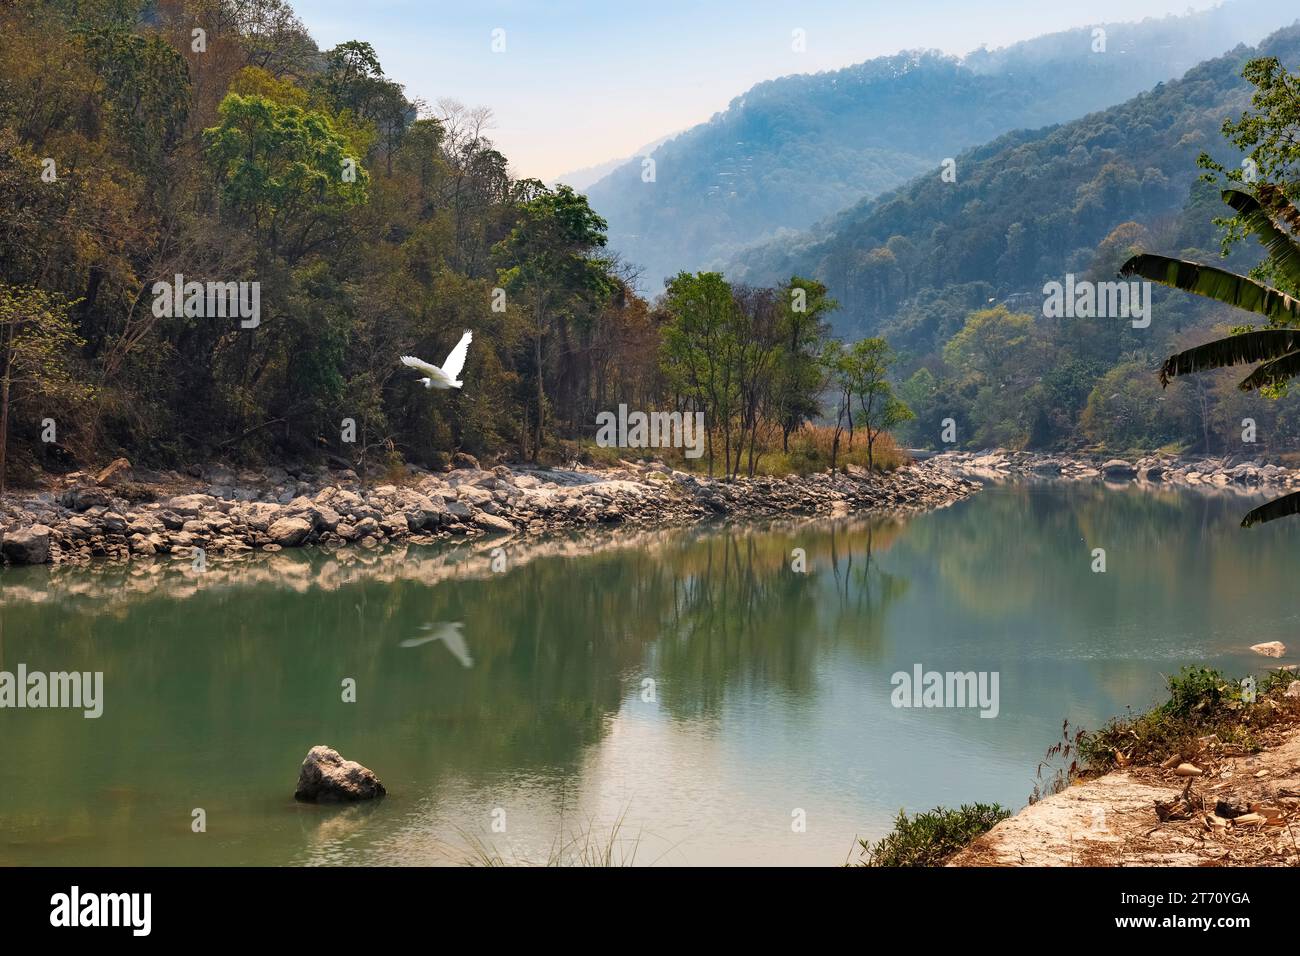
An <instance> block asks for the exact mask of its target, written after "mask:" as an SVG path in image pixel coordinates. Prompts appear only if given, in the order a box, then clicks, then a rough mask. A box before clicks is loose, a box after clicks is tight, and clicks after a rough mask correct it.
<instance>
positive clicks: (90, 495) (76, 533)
mask: <svg viewBox="0 0 1300 956" xmlns="http://www.w3.org/2000/svg"><path fill="white" fill-rule="evenodd" d="M454 465H455V467H452V468H451V469H450V470H448V471H445V472H437V473H432V472H427V471H423V470H420V469H415V468H412V469H409V470H408V473H407V474H406V475H404V476H402V478H401V480H399V481H394V482H387V483H375V482H370V481H362V480H361V479H360V478H359V477H358V476H357V474H356V473H355V472H353V471H350V470H347V469H343V470H334V471H331V470H326V469H319V468H307V467H303V468H295V469H293V470H287V469H284V468H271V469H265V470H259V471H247V470H245V471H235V470H233V469H230V468H227V467H225V466H222V465H212V466H195V467H193V468H190V469H188V470H187V473H185V474H181V473H178V472H152V471H145V470H137V469H132V467H131V466H130V464H129V463H128V462H126V461H125V460H124V459H119V460H117V461H115V462H113V463H112V464H111V465H109V466H108V467H107V468H105V469H103V470H102V471H101V472H100V473H98V474H96V475H90V474H84V473H73V474H70V475H65V476H62V477H61V478H59V479H57V480H55V481H52V483H51V486H50V487H49V488H47V489H44V490H41V491H39V492H30V493H16V494H10V495H8V496H6V497H5V498H4V499H3V500H0V554H3V556H4V559H5V561H6V563H9V564H46V563H53V564H63V563H69V562H87V561H91V560H93V559H96V558H110V559H117V560H126V559H130V558H136V557H153V556H172V557H176V558H185V559H193V558H194V557H195V556H196V555H197V554H198V553H199V551H198V549H202V553H203V554H205V555H206V554H236V553H239V552H243V551H251V550H260V551H277V550H280V549H281V548H294V547H301V546H304V545H312V544H321V545H326V546H343V545H356V546H359V547H362V548H374V547H377V546H379V545H382V544H386V543H389V542H396V541H402V542H411V543H416V544H422V543H432V542H434V541H437V540H439V539H440V538H457V537H459V538H463V537H480V536H509V535H520V536H536V535H542V534H547V533H553V532H558V531H565V530H572V529H582V528H599V527H617V526H630V527H645V528H650V527H664V526H671V525H677V524H689V523H695V522H699V521H704V520H709V519H716V520H752V519H760V518H772V517H782V516H811V515H827V516H844V515H848V514H853V513H864V512H872V513H901V512H909V511H918V510H927V509H930V508H935V507H940V506H943V505H946V504H950V503H952V502H953V501H956V500H958V499H960V498H963V497H965V496H967V495H969V494H971V493H972V492H974V491H975V490H976V489H977V488H978V487H979V485H978V483H977V482H974V481H972V480H969V479H967V478H965V477H962V476H960V475H954V474H952V473H951V472H949V471H948V470H946V469H944V468H941V467H938V466H936V465H934V464H931V463H929V462H921V463H917V464H914V465H912V466H909V467H905V468H900V469H898V470H897V471H894V472H891V473H888V474H875V475H867V474H866V473H865V472H863V471H861V470H858V469H854V468H852V467H851V468H850V472H849V473H848V474H836V475H833V476H832V475H829V474H814V475H809V476H807V477H798V476H789V477H786V478H770V477H758V478H753V479H743V478H742V479H738V480H736V481H732V482H728V481H721V480H718V479H710V478H707V477H703V476H699V475H693V474H688V473H686V472H680V471H675V470H673V469H672V468H670V467H668V466H667V465H665V464H663V463H661V462H640V463H633V462H623V463H621V464H620V466H619V467H617V468H612V469H600V470H585V469H574V470H559V469H551V470H546V469H537V468H528V467H514V468H512V467H509V466H505V465H498V466H496V467H494V468H492V469H490V470H489V469H484V468H481V467H479V464H478V462H477V461H475V460H474V459H472V458H470V457H469V456H467V455H461V456H457V459H456V461H455V463H454Z"/></svg>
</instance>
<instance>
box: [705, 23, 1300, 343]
mask: <svg viewBox="0 0 1300 956" xmlns="http://www.w3.org/2000/svg"><path fill="white" fill-rule="evenodd" d="M1260 55H1268V56H1276V57H1277V58H1278V59H1279V60H1281V62H1282V63H1283V64H1284V65H1285V66H1287V67H1288V68H1290V69H1292V70H1295V69H1297V68H1300V24H1297V25H1296V26H1292V27H1288V28H1287V29H1284V30H1280V31H1277V32H1276V33H1274V34H1273V35H1272V36H1270V37H1268V38H1267V39H1266V40H1264V42H1263V43H1261V44H1260V45H1259V47H1258V48H1252V47H1246V46H1240V47H1237V48H1236V49H1234V50H1233V51H1231V52H1230V53H1228V54H1226V55H1224V56H1222V57H1217V58H1215V59H1213V60H1209V61H1207V62H1205V63H1202V64H1200V65H1198V66H1196V67H1194V68H1193V69H1191V70H1189V71H1188V72H1187V73H1186V75H1185V76H1183V77H1182V78H1181V79H1179V80H1174V81H1171V82H1168V83H1160V84H1157V85H1156V87H1155V88H1154V89H1152V90H1151V91H1149V92H1146V93H1142V94H1140V95H1138V96H1136V97H1134V98H1132V99H1130V100H1128V101H1126V102H1124V103H1121V104H1119V105H1117V106H1113V107H1111V108H1109V109H1106V110H1102V111H1098V112H1095V113H1092V114H1090V115H1088V116H1085V117H1083V118H1082V119H1078V120H1075V121H1073V122H1070V123H1067V124H1065V125H1061V126H1052V127H1047V128H1045V129H1041V130H1036V131H1018V132H1013V133H1007V134H1005V135H1003V136H1001V137H999V138H997V139H996V140H994V141H992V142H990V143H987V144H985V145H983V146H979V147H977V148H975V149H972V150H969V151H967V152H964V153H961V154H959V155H958V156H957V157H956V170H957V181H956V182H955V183H945V182H943V181H942V179H941V176H940V168H939V167H938V166H935V167H933V168H931V169H930V170H929V171H928V172H927V173H926V174H924V175H923V176H921V177H919V178H917V179H916V180H914V181H913V182H911V183H909V184H908V185H906V186H904V187H902V188H900V189H897V190H895V191H893V192H890V193H887V194H885V195H882V196H879V197H877V198H874V199H870V200H865V201H863V202H861V203H859V204H858V205H856V206H854V207H852V208H850V209H848V210H846V211H844V212H842V213H840V214H839V215H837V216H834V217H832V218H831V219H829V220H828V221H826V222H825V223H823V224H822V225H820V226H819V227H817V228H816V229H814V230H813V231H811V232H810V233H808V234H805V235H804V236H801V237H797V238H794V239H789V240H773V241H771V242H769V243H767V244H765V245H763V246H761V247H756V248H753V249H750V250H747V251H745V252H744V253H743V254H741V256H739V257H738V260H737V261H736V262H734V263H733V264H732V265H731V267H729V268H728V269H727V274H728V277H729V278H732V279H735V280H739V281H748V282H752V283H756V284H759V283H768V282H774V281H778V280H781V279H785V278H788V277H789V276H790V275H792V274H799V275H806V276H814V277H816V278H819V279H821V280H822V281H824V282H826V283H827V285H828V286H829V287H830V291H831V294H832V295H834V296H835V298H837V299H838V300H839V302H840V304H841V310H840V312H839V313H837V315H836V317H835V322H836V326H837V329H838V330H839V331H840V332H841V333H842V334H844V335H848V336H855V337H856V336H859V335H863V334H875V333H877V332H884V333H885V334H887V335H888V336H889V338H890V341H891V343H893V344H895V345H896V347H899V348H901V349H903V350H906V351H910V352H913V353H917V354H921V353H924V352H926V351H928V350H929V349H931V348H934V347H936V345H937V344H940V343H941V342H942V341H943V340H944V339H945V338H947V337H948V336H950V335H951V334H952V333H953V332H954V331H955V330H956V329H957V328H960V326H961V322H962V320H963V318H964V316H965V313H966V310H967V309H969V308H972V307H975V306H983V305H984V304H985V303H986V302H990V301H1000V300H1007V299H1010V300H1012V301H1013V302H1019V301H1020V300H1021V299H1023V300H1024V301H1025V302H1030V303H1035V307H1041V303H1042V284H1043V282H1044V281H1045V280H1046V279H1048V278H1058V279H1059V278H1060V277H1061V276H1062V274H1063V273H1065V272H1066V271H1076V272H1080V273H1082V272H1084V271H1086V270H1087V269H1089V268H1090V267H1095V266H1097V265H1098V264H1097V262H1096V258H1095V257H1096V255H1097V252H1098V246H1099V245H1100V244H1101V243H1102V242H1103V240H1105V239H1106V238H1107V236H1109V235H1110V234H1111V232H1112V230H1114V229H1115V228H1116V227H1117V226H1120V225H1122V224H1124V223H1126V222H1136V223H1139V224H1157V223H1161V224H1163V227H1164V229H1165V231H1166V232H1169V233H1171V243H1172V246H1171V247H1172V248H1174V249H1179V248H1191V247H1198V246H1199V247H1200V248H1205V247H1206V246H1207V245H1215V244H1216V243H1215V242H1214V240H1213V238H1212V234H1213V232H1214V230H1213V227H1212V226H1211V225H1210V221H1211V217H1213V216H1219V215H1223V214H1224V213H1223V207H1222V205H1221V203H1220V202H1219V201H1218V196H1217V193H1215V192H1214V190H1213V189H1212V188H1210V187H1208V186H1206V185H1205V184H1203V183H1198V173H1199V170H1198V169H1197V168H1196V158H1197V156H1198V155H1199V154H1200V153H1201V151H1202V150H1205V151H1208V152H1210V153H1211V154H1212V155H1215V156H1216V157H1219V158H1220V160H1221V161H1223V162H1228V163H1233V164H1235V163H1236V162H1238V161H1239V157H1238V156H1236V155H1235V153H1234V152H1233V150H1232V147H1231V146H1230V145H1229V144H1228V143H1227V142H1226V141H1225V140H1224V139H1223V137H1222V136H1221V135H1220V128H1221V126H1222V125H1223V121H1224V120H1225V119H1227V118H1229V117H1232V118H1235V117H1237V116H1239V115H1240V114H1241V113H1242V112H1243V111H1244V110H1245V109H1247V108H1248V107H1249V103H1250V89H1251V87H1250V86H1249V84H1247V83H1246V81H1245V80H1243V79H1242V78H1241V76H1240V72H1241V67H1242V66H1243V65H1244V63H1245V62H1246V61H1247V60H1248V59H1250V58H1252V57H1254V56H1260ZM1180 219H1181V220H1182V221H1183V222H1185V223H1186V225H1185V226H1180V225H1179V224H1178V221H1179V220H1180ZM1180 230H1181V231H1180ZM1197 230H1199V232H1196V231H1197ZM1206 231H1208V233H1210V234H1211V235H1210V236H1207V235H1204V234H1201V233H1203V232H1206ZM1207 240H1208V241H1207ZM1117 265H1118V263H1112V264H1110V270H1109V271H1110V272H1111V273H1113V271H1114V268H1115V267H1116V266H1117Z"/></svg>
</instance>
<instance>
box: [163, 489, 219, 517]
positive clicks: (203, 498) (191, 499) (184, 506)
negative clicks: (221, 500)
mask: <svg viewBox="0 0 1300 956" xmlns="http://www.w3.org/2000/svg"><path fill="white" fill-rule="evenodd" d="M216 506H217V501H216V499H215V498H213V497H212V496H211V495H177V496H176V497H175V498H173V499H172V500H171V501H169V502H167V508H168V510H170V511H174V512H175V513H176V514H178V515H183V516H185V517H187V518H193V517H195V516H196V515H201V514H203V513H204V512H206V511H213V510H215V509H216ZM163 520H164V521H166V520H167V519H166V518H164V519H163Z"/></svg>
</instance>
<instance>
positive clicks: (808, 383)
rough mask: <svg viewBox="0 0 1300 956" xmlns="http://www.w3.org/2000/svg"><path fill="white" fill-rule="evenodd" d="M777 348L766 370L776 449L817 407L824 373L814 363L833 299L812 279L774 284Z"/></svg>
mask: <svg viewBox="0 0 1300 956" xmlns="http://www.w3.org/2000/svg"><path fill="white" fill-rule="evenodd" d="M778 294H779V297H780V304H781V310H780V315H779V318H780V323H779V327H778V335H779V339H780V352H779V354H778V356H777V358H776V364H775V367H774V370H773V376H772V417H773V418H774V419H775V420H776V422H777V424H778V425H779V426H780V428H781V450H782V451H785V452H788V451H789V450H790V434H791V432H794V431H796V430H798V428H799V427H800V426H801V425H803V423H804V422H806V421H808V420H809V419H811V418H815V417H816V416H817V415H818V414H819V413H820V412H821V396H820V392H821V388H822V385H823V384H824V381H825V378H824V376H823V374H822V369H821V366H820V357H821V352H822V349H823V348H824V346H825V341H826V336H827V335H828V334H829V333H830V323H829V322H828V321H827V320H826V317H827V316H828V315H829V314H830V313H831V312H834V311H835V310H836V309H837V308H839V303H838V302H836V301H835V300H834V299H832V298H830V297H829V296H828V295H827V294H826V286H825V285H824V284H823V283H821V282H818V281H816V280H815V279H804V278H801V277H800V276H793V277H792V278H791V279H790V281H789V282H787V283H786V284H785V285H783V286H781V288H780V289H779V290H778Z"/></svg>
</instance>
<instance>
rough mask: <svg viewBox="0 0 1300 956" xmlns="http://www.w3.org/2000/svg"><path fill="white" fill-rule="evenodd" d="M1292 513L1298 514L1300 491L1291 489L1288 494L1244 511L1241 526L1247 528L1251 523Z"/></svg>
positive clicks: (1272, 519)
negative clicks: (1244, 515)
mask: <svg viewBox="0 0 1300 956" xmlns="http://www.w3.org/2000/svg"><path fill="white" fill-rule="evenodd" d="M1294 514H1300V491H1293V492H1291V494H1289V495H1283V496H1282V497H1281V498H1274V499H1273V500H1272V501H1267V502H1265V503H1264V504H1262V505H1260V506H1259V507H1258V508H1253V509H1252V510H1250V511H1248V512H1247V513H1246V517H1244V518H1242V519H1241V526H1242V527H1243V528H1249V527H1251V526H1253V525H1257V524H1263V523H1264V522H1265V521H1274V520H1276V519H1277V518H1287V517H1290V516H1291V515H1294Z"/></svg>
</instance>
